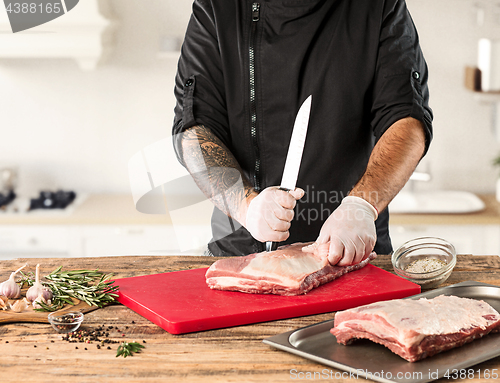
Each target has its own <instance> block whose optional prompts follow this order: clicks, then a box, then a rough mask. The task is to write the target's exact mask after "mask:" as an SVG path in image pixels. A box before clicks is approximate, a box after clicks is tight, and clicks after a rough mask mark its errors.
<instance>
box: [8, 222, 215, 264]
mask: <svg viewBox="0 0 500 383" xmlns="http://www.w3.org/2000/svg"><path fill="white" fill-rule="evenodd" d="M183 231H184V232H186V231H189V232H191V233H192V235H191V236H189V238H184V240H185V241H187V243H184V246H183V247H182V249H183V250H184V251H182V250H181V247H180V246H179V243H178V239H177V237H178V236H177V235H176V232H175V230H174V227H173V226H172V225H71V226H63V225H16V226H0V259H13V258H18V257H27V258H31V257H35V256H47V257H98V256H120V255H180V254H182V255H202V254H203V251H204V249H205V247H206V244H207V242H208V240H209V239H210V235H211V229H210V227H209V226H193V227H186V228H184V230H183Z"/></svg>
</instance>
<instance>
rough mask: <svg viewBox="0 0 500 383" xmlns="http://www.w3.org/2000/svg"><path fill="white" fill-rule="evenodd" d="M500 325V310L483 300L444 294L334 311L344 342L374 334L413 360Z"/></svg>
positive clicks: (335, 330)
mask: <svg viewBox="0 0 500 383" xmlns="http://www.w3.org/2000/svg"><path fill="white" fill-rule="evenodd" d="M499 330H500V314H499V313H498V312H497V311H496V310H495V309H494V308H493V307H491V306H490V305H489V304H487V303H486V302H484V301H481V300H476V299H469V298H460V297H456V296H445V295H440V296H438V297H436V298H433V299H426V298H421V299H418V300H413V299H395V300H391V301H385V302H376V303H372V304H369V305H365V306H360V307H356V308H353V309H349V310H345V311H340V312H337V313H336V314H335V320H334V328H332V329H331V333H332V334H333V335H335V337H336V338H337V342H338V343H341V344H350V343H352V341H353V340H355V339H359V338H365V339H370V340H372V341H374V342H377V343H380V344H382V345H384V346H386V347H388V348H389V349H390V350H391V351H393V352H394V353H396V354H398V355H399V356H401V357H403V358H404V359H406V360H408V361H410V362H414V361H417V360H419V359H423V358H426V357H429V356H432V355H434V354H436V353H438V352H441V351H445V350H448V349H451V348H454V347H459V346H461V345H463V344H465V343H468V342H471V341H472V340H474V339H475V338H479V337H482V336H484V335H486V334H488V333H490V332H492V331H499Z"/></svg>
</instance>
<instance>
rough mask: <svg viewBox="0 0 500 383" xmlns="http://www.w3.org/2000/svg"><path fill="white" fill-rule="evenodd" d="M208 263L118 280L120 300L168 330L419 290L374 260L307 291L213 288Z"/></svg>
mask: <svg viewBox="0 0 500 383" xmlns="http://www.w3.org/2000/svg"><path fill="white" fill-rule="evenodd" d="M206 271H207V268H203V269H193V270H186V271H174V272H170V273H162V274H153V275H145V276H140V277H132V278H122V279H116V280H115V284H116V285H117V286H118V287H119V296H118V302H120V303H122V304H123V305H125V306H127V307H129V308H130V309H132V310H133V311H135V312H136V313H138V314H140V315H142V316H143V317H144V318H146V319H149V320H150V321H151V322H153V323H155V324H157V325H158V326H160V327H161V328H163V329H165V330H166V331H168V332H169V333H171V334H184V333H189V332H196V331H204V330H212V329H216V328H224V327H232V326H239V325H245V324H250V323H257V322H266V321H272V320H278V319H285V318H294V317H299V316H304V315H313V314H321V313H326V312H332V311H338V310H345V309H348V308H352V307H356V306H360V305H363V304H368V303H372V302H377V301H382V300H388V299H395V298H404V297H407V296H410V295H414V294H418V293H420V286H419V285H416V284H414V283H412V282H409V281H407V280H405V279H403V278H400V277H398V276H396V275H394V274H391V273H389V272H387V271H385V270H382V269H380V268H378V267H376V266H373V265H367V266H365V267H364V268H362V269H360V270H357V271H353V272H351V273H348V274H346V275H344V276H342V277H340V278H338V279H336V280H334V281H332V282H330V283H327V284H325V285H322V286H320V287H318V288H316V289H314V290H312V291H311V292H309V293H307V294H305V295H299V296H292V297H284V296H278V295H269V294H246V293H239V292H234V291H219V290H211V289H210V288H209V287H208V286H207V285H206V283H205V272H206Z"/></svg>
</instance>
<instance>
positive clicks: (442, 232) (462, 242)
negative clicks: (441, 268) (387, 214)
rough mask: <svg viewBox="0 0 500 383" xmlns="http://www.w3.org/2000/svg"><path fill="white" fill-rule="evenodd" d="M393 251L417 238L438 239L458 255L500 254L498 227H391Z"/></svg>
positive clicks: (499, 226) (499, 231) (422, 225)
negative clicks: (451, 245) (448, 244)
mask: <svg viewBox="0 0 500 383" xmlns="http://www.w3.org/2000/svg"><path fill="white" fill-rule="evenodd" d="M389 229H390V231H389V232H390V235H391V239H392V245H393V247H394V250H396V249H397V248H398V247H399V246H401V245H402V244H403V243H405V242H406V241H409V240H411V239H414V238H418V237H439V238H443V239H445V240H447V241H448V242H450V243H452V244H453V246H455V249H456V250H457V253H458V254H482V255H499V254H500V225H432V224H431V225H424V224H421V225H391V226H390V228H389Z"/></svg>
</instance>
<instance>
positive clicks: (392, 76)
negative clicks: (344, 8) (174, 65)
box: [372, 0, 433, 152]
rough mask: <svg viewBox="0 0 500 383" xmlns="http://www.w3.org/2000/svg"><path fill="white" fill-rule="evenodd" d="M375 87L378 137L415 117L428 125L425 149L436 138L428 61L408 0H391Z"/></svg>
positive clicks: (382, 34)
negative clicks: (397, 122) (408, 6)
mask: <svg viewBox="0 0 500 383" xmlns="http://www.w3.org/2000/svg"><path fill="white" fill-rule="evenodd" d="M379 44H380V45H379V53H378V58H377V69H376V74H375V80H374V87H373V104H372V128H373V130H374V134H375V137H376V140H378V139H379V138H380V137H381V136H382V134H383V133H384V132H385V131H386V130H387V129H388V128H389V127H390V126H391V125H392V124H393V123H395V122H396V121H398V120H400V119H402V118H405V117H413V118H415V119H417V120H420V121H421V122H422V123H423V125H424V130H425V136H426V147H425V152H427V150H428V148H429V144H430V142H431V140H432V118H433V115H432V110H431V108H430V107H429V89H428V87H427V79H428V71H427V64H426V62H425V59H424V56H423V54H422V51H421V49H420V44H419V39H418V34H417V30H416V28H415V25H414V24H413V21H412V19H411V16H410V14H409V12H408V9H407V7H406V3H405V1H404V0H387V1H386V8H385V10H384V18H383V22H382V25H381V32H380V43H379Z"/></svg>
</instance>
